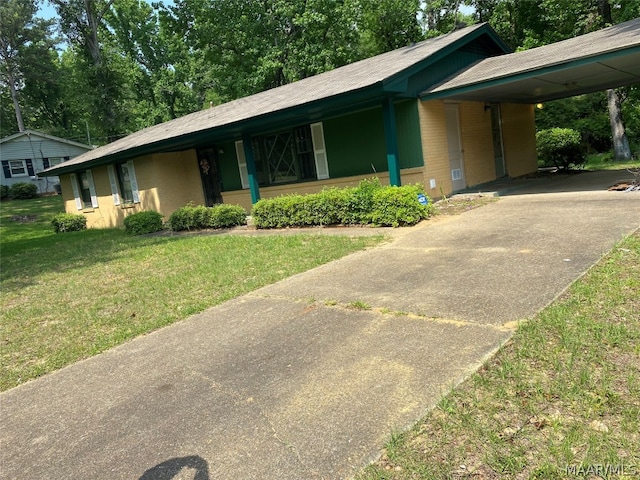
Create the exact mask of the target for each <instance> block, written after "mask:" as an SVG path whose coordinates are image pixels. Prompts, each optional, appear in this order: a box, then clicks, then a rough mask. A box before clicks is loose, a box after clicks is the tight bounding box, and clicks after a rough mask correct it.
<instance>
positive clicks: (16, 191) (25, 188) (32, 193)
mask: <svg viewBox="0 0 640 480" xmlns="http://www.w3.org/2000/svg"><path fill="white" fill-rule="evenodd" d="M9 196H10V197H11V198H15V199H18V200H27V199H29V198H36V197H37V196H38V187H37V186H36V184H35V183H27V182H19V183H14V184H13V185H11V187H10V188H9Z"/></svg>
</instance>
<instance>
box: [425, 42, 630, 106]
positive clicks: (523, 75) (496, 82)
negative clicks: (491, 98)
mask: <svg viewBox="0 0 640 480" xmlns="http://www.w3.org/2000/svg"><path fill="white" fill-rule="evenodd" d="M629 53H640V46H634V47H631V48H625V49H620V50H616V51H614V52H607V53H603V54H600V55H594V56H591V57H586V58H580V59H577V60H573V61H570V62H566V63H561V64H556V65H550V66H548V67H543V68H539V69H535V70H527V71H526V72H520V73H516V74H513V75H508V76H506V77H500V78H494V79H490V80H485V81H480V82H477V83H473V84H470V85H464V86H461V87H455V88H451V89H449V90H442V91H439V92H434V93H430V92H422V93H421V94H420V95H419V97H420V100H423V101H425V100H439V99H442V98H448V97H452V96H455V95H463V94H466V93H469V92H473V91H474V90H478V89H480V88H486V87H496V86H500V85H505V84H508V83H511V82H516V81H518V80H528V79H530V78H533V77H537V76H539V75H544V74H547V73H555V72H561V71H563V70H568V69H571V68H575V67H581V66H583V65H588V64H590V63H596V62H600V61H603V60H608V59H611V58H616V57H619V56H621V55H628V54H629Z"/></svg>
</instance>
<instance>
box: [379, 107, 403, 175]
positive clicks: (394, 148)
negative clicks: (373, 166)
mask: <svg viewBox="0 0 640 480" xmlns="http://www.w3.org/2000/svg"><path fill="white" fill-rule="evenodd" d="M382 111H383V117H384V138H385V141H386V144H387V164H388V166H389V183H390V184H391V185H395V186H397V187H399V186H400V185H401V184H402V183H401V181H400V163H398V132H397V130H396V115H395V111H394V108H393V98H391V97H389V98H387V99H386V100H385V101H384V105H383V108H382Z"/></svg>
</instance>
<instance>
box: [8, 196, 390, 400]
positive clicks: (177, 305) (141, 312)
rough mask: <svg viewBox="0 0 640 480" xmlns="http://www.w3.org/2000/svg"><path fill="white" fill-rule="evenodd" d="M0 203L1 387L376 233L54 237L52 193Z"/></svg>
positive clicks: (362, 244) (366, 242)
mask: <svg viewBox="0 0 640 480" xmlns="http://www.w3.org/2000/svg"><path fill="white" fill-rule="evenodd" d="M0 208H1V210H0V255H1V258H0V261H1V271H0V285H1V287H2V289H1V292H0V305H1V307H2V318H1V321H0V327H1V331H0V342H1V343H0V358H1V359H2V362H1V367H2V369H1V374H0V390H6V389H8V388H12V387H14V386H16V385H19V384H20V383H23V382H25V381H27V380H30V379H33V378H36V377H38V376H40V375H43V374H45V373H48V372H51V371H53V370H55V369H58V368H61V367H63V366H65V365H68V364H70V363H72V362H75V361H77V360H79V359H82V358H86V357H89V356H91V355H94V354H96V353H99V352H101V351H104V350H106V349H108V348H110V347H113V346H114V345H118V344H120V343H122V342H125V341H127V340H129V339H131V338H134V337H136V336H138V335H141V334H144V333H146V332H149V331H152V330H154V329H157V328H159V327H162V326H164V325H168V324H171V323H173V322H175V321H177V320H181V319H184V318H186V317H188V316H189V315H192V314H194V313H197V312H201V311H203V310H205V309H206V308H208V307H210V306H213V305H216V304H219V303H222V302H224V301H226V300H229V299H231V298H233V297H236V296H239V295H242V294H244V293H246V292H249V291H252V290H255V289H257V288H259V287H261V286H263V285H266V284H270V283H273V282H276V281H278V280H281V279H283V278H286V277H288V276H290V275H293V274H295V273H298V272H301V271H304V270H308V269H310V268H313V267H315V266H317V265H320V264H322V263H326V262H328V261H331V260H334V259H336V258H339V257H342V256H344V255H346V254H348V253H351V252H353V251H356V250H359V249H363V248H366V247H368V246H371V245H374V244H377V243H379V242H380V241H382V239H383V238H382V237H381V236H377V237H359V238H358V237H353V238H351V237H347V236H329V235H311V234H309V235H287V236H284V235H283V236H278V235H268V236H267V235H265V236H255V237H248V236H231V235H208V236H205V235H203V236H198V235H195V236H193V235H189V236H173V237H134V236H130V235H127V234H125V233H124V230H119V229H107V230H85V231H82V232H69V233H62V234H57V235H56V234H54V233H53V229H52V227H51V225H50V221H51V218H52V217H53V216H54V215H55V214H56V213H59V212H60V211H62V202H61V199H60V197H46V198H40V199H36V200H23V201H10V202H2V203H1V204H0ZM26 215H37V218H36V219H35V221H33V222H28V223H21V222H20V221H16V219H17V220H20V219H21V218H24V216H26Z"/></svg>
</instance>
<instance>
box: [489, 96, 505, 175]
mask: <svg viewBox="0 0 640 480" xmlns="http://www.w3.org/2000/svg"><path fill="white" fill-rule="evenodd" d="M491 135H492V137H493V160H494V162H495V165H496V178H501V177H504V176H505V175H506V174H507V170H506V168H505V166H504V149H503V147H502V123H501V119H500V105H499V104H497V103H492V104H491Z"/></svg>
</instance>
